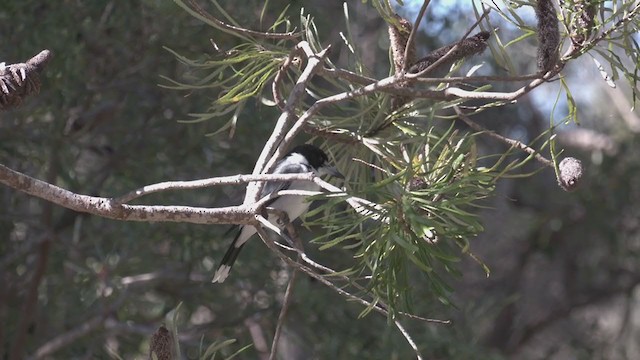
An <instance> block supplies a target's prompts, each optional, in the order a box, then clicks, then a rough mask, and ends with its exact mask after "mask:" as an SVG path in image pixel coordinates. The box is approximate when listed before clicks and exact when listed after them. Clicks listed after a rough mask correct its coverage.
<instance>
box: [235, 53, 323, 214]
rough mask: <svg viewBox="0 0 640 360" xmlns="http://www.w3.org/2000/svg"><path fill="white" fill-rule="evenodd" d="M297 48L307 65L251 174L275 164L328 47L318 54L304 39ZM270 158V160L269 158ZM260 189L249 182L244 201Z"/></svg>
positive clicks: (260, 186)
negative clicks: (287, 131) (303, 54)
mask: <svg viewBox="0 0 640 360" xmlns="http://www.w3.org/2000/svg"><path fill="white" fill-rule="evenodd" d="M296 48H297V49H300V50H302V51H303V52H304V53H305V55H307V58H308V59H307V65H306V66H305V68H304V70H303V71H302V74H300V77H299V78H298V81H297V82H296V84H295V85H294V86H293V89H292V90H291V93H290V94H289V97H288V99H287V102H286V104H285V107H284V110H283V111H282V113H281V114H280V117H279V118H278V121H277V122H276V125H275V126H274V129H273V131H272V132H271V136H269V139H268V140H267V141H266V143H265V145H264V147H263V148H262V152H261V153H260V156H259V157H258V160H257V161H256V164H255V166H254V168H253V172H252V174H253V175H258V174H261V173H263V172H269V170H271V167H272V166H274V165H275V162H276V160H275V159H276V158H279V157H280V156H281V155H282V154H281V151H279V149H280V147H279V146H283V145H286V144H281V143H282V139H283V138H284V136H285V132H286V129H287V127H288V126H289V123H290V121H291V118H292V117H293V116H294V114H295V107H296V106H297V104H298V103H299V102H300V101H301V100H302V97H303V96H304V94H305V90H306V88H307V82H309V81H310V80H311V78H312V77H313V75H314V74H315V73H316V71H318V69H319V68H321V67H322V63H323V62H324V57H325V56H326V55H327V53H328V51H329V48H326V49H324V50H323V51H321V52H320V53H318V54H314V53H313V50H312V49H311V46H310V45H309V43H307V42H306V41H301V42H300V43H298V44H297V45H296ZM270 158H271V160H272V161H270V160H269V159H270ZM261 189H262V184H259V183H253V182H252V183H249V185H248V186H247V192H246V194H245V198H244V203H245V204H250V203H254V202H255V201H256V200H258V197H259V195H260V190H261Z"/></svg>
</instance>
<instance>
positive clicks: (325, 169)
mask: <svg viewBox="0 0 640 360" xmlns="http://www.w3.org/2000/svg"><path fill="white" fill-rule="evenodd" d="M321 169H322V172H323V173H325V174H328V175H331V176H333V177H337V178H339V179H344V175H342V173H340V171H338V169H336V168H335V167H334V166H328V165H325V166H323V167H322V168H321Z"/></svg>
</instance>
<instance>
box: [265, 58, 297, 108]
mask: <svg viewBox="0 0 640 360" xmlns="http://www.w3.org/2000/svg"><path fill="white" fill-rule="evenodd" d="M298 54H300V49H299V48H297V47H296V48H293V50H291V52H290V53H289V56H287V58H286V59H285V60H284V62H283V63H282V65H281V66H280V68H279V69H278V72H276V76H274V78H273V82H272V83H271V93H272V94H273V101H275V103H276V105H278V108H280V110H284V106H285V102H284V99H283V98H282V95H281V94H280V90H278V88H279V85H280V83H281V82H282V78H283V77H284V74H286V72H287V70H289V67H290V66H291V63H292V62H293V59H295V57H296V56H297V55H298Z"/></svg>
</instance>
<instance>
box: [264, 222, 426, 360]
mask: <svg viewBox="0 0 640 360" xmlns="http://www.w3.org/2000/svg"><path fill="white" fill-rule="evenodd" d="M260 218H262V219H260ZM256 219H258V221H259V222H260V223H261V224H263V225H265V227H270V228H275V229H277V230H278V231H277V233H278V235H280V234H282V233H283V232H282V231H280V229H279V228H278V227H276V226H275V225H273V224H271V223H270V222H269V221H268V220H267V219H265V218H264V217H263V216H261V215H257V216H256ZM268 224H270V225H268ZM256 231H257V232H258V235H259V236H260V238H261V239H262V241H263V242H264V243H265V245H267V247H268V248H269V249H270V250H271V251H272V252H274V253H275V254H276V255H277V256H278V257H279V258H280V259H282V260H284V261H285V262H286V263H287V264H288V265H290V266H292V267H293V268H297V269H298V270H300V271H302V272H304V273H305V274H307V275H309V276H311V277H312V278H314V279H316V280H318V281H319V282H320V283H322V284H323V285H325V286H327V287H329V288H330V289H332V290H333V291H335V292H337V293H338V294H340V295H342V296H344V297H346V298H348V299H352V300H354V301H356V302H359V303H360V304H363V305H365V306H367V307H369V308H371V309H373V310H374V311H376V312H378V313H381V314H383V315H385V316H389V312H388V311H387V310H385V309H383V308H382V307H380V306H379V305H378V304H375V303H371V302H369V301H367V300H365V299H363V298H361V297H359V296H356V295H353V294H351V293H350V292H348V291H346V290H344V289H342V288H340V287H337V286H336V285H335V284H333V283H332V282H331V281H329V280H327V279H326V278H325V277H324V276H322V275H320V274H318V273H316V272H315V271H313V270H311V269H310V268H308V267H306V266H304V265H303V264H300V263H298V262H296V261H294V260H292V259H291V258H289V257H288V256H286V255H285V254H284V253H283V252H282V251H280V249H278V246H276V244H275V241H273V240H272V239H270V238H269V235H268V234H267V233H266V232H265V230H264V229H263V228H262V227H261V226H256ZM394 324H395V325H396V327H397V328H398V330H400V332H401V333H402V335H403V336H404V337H405V339H406V340H407V342H409V345H410V346H411V348H412V349H414V351H415V352H416V356H417V357H418V359H422V358H421V357H420V353H419V351H418V350H417V346H416V345H415V342H413V340H412V339H411V337H410V336H407V335H408V333H406V330H405V329H404V328H403V327H402V325H401V324H400V323H399V322H398V321H394Z"/></svg>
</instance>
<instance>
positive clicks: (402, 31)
mask: <svg viewBox="0 0 640 360" xmlns="http://www.w3.org/2000/svg"><path fill="white" fill-rule="evenodd" d="M395 17H396V19H397V20H398V23H397V24H393V23H392V24H389V41H390V47H391V57H392V58H393V67H394V69H395V71H396V74H397V73H401V72H402V71H404V64H405V58H404V53H405V49H406V48H407V41H408V40H409V34H411V29H412V28H413V26H412V25H411V23H410V22H409V21H408V20H407V19H404V18H402V17H400V16H398V15H396V16H395ZM415 59H416V49H415V46H414V45H413V44H411V45H410V46H409V51H408V52H407V59H406V60H407V63H409V64H412V63H413V62H414V61H415ZM406 86H407V83H406V82H401V83H399V84H398V87H400V88H403V87H406ZM409 101H410V98H408V97H402V96H395V97H393V98H392V99H391V110H395V109H397V108H399V107H401V106H402V105H404V104H406V103H407V102H409Z"/></svg>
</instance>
